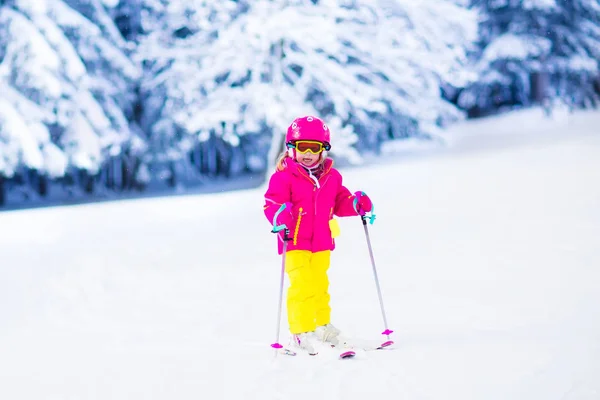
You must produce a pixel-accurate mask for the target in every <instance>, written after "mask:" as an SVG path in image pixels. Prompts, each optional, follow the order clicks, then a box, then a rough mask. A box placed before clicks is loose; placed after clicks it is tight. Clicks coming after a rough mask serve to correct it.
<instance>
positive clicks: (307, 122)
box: [285, 116, 331, 145]
mask: <svg viewBox="0 0 600 400" xmlns="http://www.w3.org/2000/svg"><path fill="white" fill-rule="evenodd" d="M296 140H316V141H318V142H321V143H326V144H327V145H330V143H331V142H330V141H331V134H330V132H329V128H328V127H327V125H326V124H325V122H323V121H322V120H320V119H319V118H317V117H311V116H307V117H301V118H296V119H295V120H294V122H292V124H291V125H290V126H289V128H288V130H287V134H286V135H285V142H286V143H289V142H293V141H296Z"/></svg>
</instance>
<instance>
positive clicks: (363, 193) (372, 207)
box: [352, 191, 375, 225]
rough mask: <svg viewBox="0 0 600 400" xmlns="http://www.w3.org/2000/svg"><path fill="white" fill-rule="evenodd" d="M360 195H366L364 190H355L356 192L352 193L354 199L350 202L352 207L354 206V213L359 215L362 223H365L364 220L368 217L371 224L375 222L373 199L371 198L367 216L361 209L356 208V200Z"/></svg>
mask: <svg viewBox="0 0 600 400" xmlns="http://www.w3.org/2000/svg"><path fill="white" fill-rule="evenodd" d="M362 196H366V193H365V192H362V191H361V192H356V194H355V195H354V201H353V202H352V207H354V211H356V213H357V214H358V215H360V217H361V219H362V220H363V223H364V224H365V225H366V222H365V221H366V220H367V218H369V223H370V224H371V225H373V223H374V222H375V204H373V200H371V211H370V214H371V216H369V217H367V214H366V213H365V212H364V211H363V210H360V211H359V210H358V209H357V206H358V201H359V200H360V198H361V197H362Z"/></svg>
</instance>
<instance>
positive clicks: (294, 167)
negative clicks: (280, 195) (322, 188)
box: [286, 158, 333, 182]
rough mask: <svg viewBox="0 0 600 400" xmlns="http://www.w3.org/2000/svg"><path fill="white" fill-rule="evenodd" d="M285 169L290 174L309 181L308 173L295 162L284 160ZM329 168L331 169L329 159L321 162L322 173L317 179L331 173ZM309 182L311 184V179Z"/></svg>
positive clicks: (331, 165) (331, 162)
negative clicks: (303, 177)
mask: <svg viewBox="0 0 600 400" xmlns="http://www.w3.org/2000/svg"><path fill="white" fill-rule="evenodd" d="M286 167H287V168H288V169H289V170H290V172H291V173H292V174H294V175H302V176H305V177H306V178H308V179H310V176H309V175H308V172H306V169H305V168H304V167H303V166H302V164H300V163H299V162H297V161H296V160H293V159H291V158H288V159H287V160H286ZM331 168H333V160H332V159H331V158H326V159H325V161H324V162H323V172H322V173H321V175H320V177H319V179H321V178H323V177H324V176H325V175H327V174H328V173H329V172H330V171H331ZM310 181H311V182H312V179H310Z"/></svg>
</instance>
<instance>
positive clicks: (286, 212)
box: [275, 202, 294, 229]
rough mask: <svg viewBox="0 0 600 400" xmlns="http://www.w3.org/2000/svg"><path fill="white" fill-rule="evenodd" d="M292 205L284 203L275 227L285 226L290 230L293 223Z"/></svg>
mask: <svg viewBox="0 0 600 400" xmlns="http://www.w3.org/2000/svg"><path fill="white" fill-rule="evenodd" d="M292 207H293V205H292V203H290V202H287V203H285V208H284V209H283V211H281V213H280V214H279V215H278V216H277V221H275V222H276V225H285V226H286V228H288V229H291V228H292V225H293V223H294V216H293V215H292Z"/></svg>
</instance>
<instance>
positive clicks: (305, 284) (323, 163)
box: [264, 116, 372, 354]
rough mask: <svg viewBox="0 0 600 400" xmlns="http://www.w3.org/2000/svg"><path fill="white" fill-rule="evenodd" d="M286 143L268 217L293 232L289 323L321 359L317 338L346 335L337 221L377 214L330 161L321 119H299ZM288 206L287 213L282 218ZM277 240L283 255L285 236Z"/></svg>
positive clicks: (269, 196)
mask: <svg viewBox="0 0 600 400" xmlns="http://www.w3.org/2000/svg"><path fill="white" fill-rule="evenodd" d="M285 140H286V147H287V150H286V151H285V152H284V153H283V154H282V155H281V156H280V158H279V160H278V162H277V170H276V171H275V173H274V174H273V175H272V176H271V179H270V181H269V188H268V189H267V192H266V193H265V206H264V212H265V215H266V217H267V219H268V220H269V222H270V223H272V224H273V225H285V226H286V227H287V228H288V230H289V239H290V240H289V241H288V243H287V251H286V255H285V257H286V258H285V270H286V272H287V274H288V277H289V280H290V287H289V289H288V296H287V311H288V323H289V327H290V332H291V333H292V337H293V340H294V342H295V344H296V345H297V346H298V347H300V348H301V349H303V350H306V351H307V352H308V353H310V354H316V351H315V348H314V346H313V344H312V343H311V339H314V338H315V337H316V338H317V339H319V340H321V341H324V342H331V343H334V344H335V343H337V340H336V338H337V337H338V336H339V334H340V331H339V330H338V329H337V328H336V327H334V326H333V325H332V324H331V322H330V314H331V308H330V307H329V293H328V289H329V280H328V277H327V270H328V268H329V262H330V252H331V250H333V249H334V248H335V241H334V237H335V236H337V234H338V233H339V228H338V227H337V223H336V221H335V220H334V219H333V216H334V215H336V216H340V217H345V216H355V215H358V214H364V213H365V212H370V211H371V208H372V204H371V201H370V200H369V198H368V197H367V196H366V195H365V194H364V193H362V192H355V193H354V194H351V193H350V191H349V190H348V189H347V188H345V187H344V186H343V185H342V176H341V175H340V173H339V171H338V170H336V169H335V168H333V161H332V160H331V159H328V158H327V151H329V150H330V148H331V145H330V132H329V129H328V127H327V125H325V124H324V123H323V121H321V120H320V119H319V118H316V117H310V116H308V117H302V118H297V119H295V120H294V122H293V123H292V124H291V125H290V127H289V128H288V130H287V135H286V138H285ZM355 199H356V210H355V208H354V201H355ZM282 204H285V209H284V210H283V211H282V212H280V213H279V214H278V215H277V211H278V210H279V209H280V208H281V205H282ZM276 215H277V217H276V220H275V221H274V220H273V219H274V218H275V216H276ZM277 236H278V249H279V254H282V252H283V240H284V231H280V232H279V234H278V235H277Z"/></svg>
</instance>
